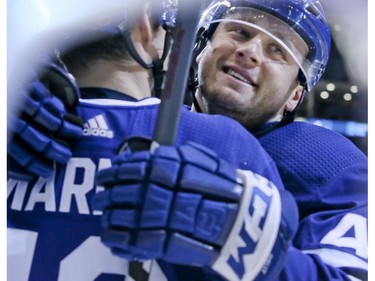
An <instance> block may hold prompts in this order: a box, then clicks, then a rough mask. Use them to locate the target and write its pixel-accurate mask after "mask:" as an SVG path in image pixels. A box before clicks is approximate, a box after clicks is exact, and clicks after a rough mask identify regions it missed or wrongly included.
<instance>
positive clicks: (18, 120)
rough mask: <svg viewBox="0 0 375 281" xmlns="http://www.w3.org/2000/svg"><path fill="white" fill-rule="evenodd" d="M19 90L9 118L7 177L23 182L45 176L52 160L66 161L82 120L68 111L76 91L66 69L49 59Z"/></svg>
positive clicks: (80, 128)
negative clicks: (26, 85) (41, 70)
mask: <svg viewBox="0 0 375 281" xmlns="http://www.w3.org/2000/svg"><path fill="white" fill-rule="evenodd" d="M43 63H45V64H47V62H45V61H43ZM21 91H22V92H21V93H20V94H19V95H18V97H19V99H20V100H19V101H18V102H17V108H15V110H14V111H15V112H12V113H11V114H10V118H9V120H8V133H9V134H10V136H11V137H10V138H9V141H8V147H7V148H8V150H7V153H8V157H7V158H8V169H7V170H8V176H10V177H12V178H16V179H19V180H25V181H29V180H31V179H32V178H33V177H35V176H41V177H44V178H47V177H49V176H50V175H51V173H52V171H53V168H54V163H59V164H65V163H67V161H68V160H69V159H70V157H71V150H70V145H71V143H72V142H74V141H75V140H77V139H78V138H79V137H80V136H81V134H82V130H83V122H82V120H81V119H80V118H79V117H78V116H76V115H74V114H72V113H69V111H71V110H72V109H74V107H75V105H76V104H77V102H78V99H79V90H78V87H77V86H76V84H75V81H74V78H72V77H71V76H70V74H69V73H68V72H67V71H66V70H65V69H63V68H62V67H61V66H59V65H57V64H54V63H52V62H48V64H47V66H46V69H45V71H44V72H43V73H42V74H41V75H39V77H36V75H35V79H33V81H31V82H30V83H29V85H28V87H27V88H26V89H23V90H21ZM68 110H69V111H68Z"/></svg>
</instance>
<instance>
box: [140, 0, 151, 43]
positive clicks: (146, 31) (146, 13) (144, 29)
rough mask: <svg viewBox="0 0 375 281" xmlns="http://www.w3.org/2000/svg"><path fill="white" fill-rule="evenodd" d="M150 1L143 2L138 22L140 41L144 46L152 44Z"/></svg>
mask: <svg viewBox="0 0 375 281" xmlns="http://www.w3.org/2000/svg"><path fill="white" fill-rule="evenodd" d="M150 9H151V6H150V3H145V4H144V6H143V9H142V14H141V17H140V22H139V31H140V34H141V38H142V42H143V44H145V46H148V45H150V44H152V40H153V29H152V25H151V19H150Z"/></svg>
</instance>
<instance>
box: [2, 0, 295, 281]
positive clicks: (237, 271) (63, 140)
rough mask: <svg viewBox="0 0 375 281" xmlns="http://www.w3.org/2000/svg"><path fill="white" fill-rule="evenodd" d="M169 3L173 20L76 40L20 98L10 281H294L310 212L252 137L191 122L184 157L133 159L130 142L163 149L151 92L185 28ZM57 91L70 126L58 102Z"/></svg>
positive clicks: (213, 123)
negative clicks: (300, 207)
mask: <svg viewBox="0 0 375 281" xmlns="http://www.w3.org/2000/svg"><path fill="white" fill-rule="evenodd" d="M91 2H92V1H90V2H87V3H90V4H91ZM168 3H169V5H167V6H165V8H163V9H162V15H161V14H159V13H156V14H155V13H153V12H155V10H156V9H157V8H158V7H160V3H156V4H157V5H156V6H153V5H151V3H145V4H144V5H141V7H142V8H141V9H140V10H136V11H132V15H129V14H128V15H127V14H126V7H122V6H120V7H119V9H117V10H118V14H116V15H120V17H119V18H117V17H116V16H115V15H112V14H111V15H110V16H109V18H108V17H104V18H103V17H98V20H99V24H98V25H95V23H94V24H93V25H90V26H89V27H90V28H89V29H90V32H88V33H79V32H78V30H74V31H77V33H76V34H73V33H65V34H64V36H62V37H63V38H66V39H67V40H68V41H69V40H75V39H76V38H79V39H81V40H82V41H80V43H78V42H74V43H73V44H68V45H69V49H64V48H61V49H60V52H61V55H62V59H63V60H62V61H59V60H58V59H56V60H54V61H53V62H52V63H50V64H49V70H48V71H47V72H46V73H47V74H45V73H43V75H41V76H42V77H40V78H38V79H37V78H36V80H35V81H34V80H33V81H32V83H31V86H30V88H29V94H25V95H20V97H22V98H24V99H25V100H26V105H25V104H23V103H20V111H21V113H22V114H20V115H17V116H16V117H15V119H14V120H12V122H11V123H10V127H9V128H10V131H9V132H10V133H12V137H11V138H10V141H9V143H8V157H9V159H11V160H12V161H13V162H15V164H16V165H17V166H18V170H16V171H14V170H13V169H14V168H15V167H16V165H9V166H8V172H9V178H8V182H7V190H8V192H7V194H8V198H7V203H8V205H7V206H8V208H7V223H8V236H7V237H8V251H7V254H8V263H7V264H8V270H7V273H8V280H17V281H22V280H32V281H33V280H38V281H39V280H47V281H48V280H64V281H65V280H202V279H203V280H216V279H218V280H220V279H223V278H226V279H229V280H252V279H255V278H257V280H269V279H273V278H274V276H275V275H277V274H278V273H279V271H280V270H281V268H282V265H283V262H284V259H285V255H286V253H287V249H288V247H289V245H290V242H291V239H292V237H293V235H294V233H295V229H296V224H297V216H298V213H297V209H296V206H295V203H294V199H293V198H292V197H290V196H289V193H288V192H286V191H284V190H283V185H282V183H281V180H280V178H279V175H278V171H277V169H276V166H275V165H274V163H273V161H272V159H271V158H270V157H269V155H268V154H267V153H266V152H265V151H264V150H263V149H262V147H261V146H260V144H259V142H258V141H257V140H256V139H255V138H254V137H252V136H251V135H250V134H249V133H248V132H247V131H246V130H245V129H244V128H243V127H242V126H241V125H240V124H238V123H237V122H235V121H233V120H231V119H229V118H226V117H223V116H209V115H203V114H197V113H192V112H190V111H188V110H183V111H182V113H181V120H180V127H179V131H178V135H177V140H176V147H167V146H160V147H159V148H156V149H155V151H152V152H151V151H149V150H143V151H140V152H134V153H131V152H129V150H127V149H126V148H125V151H123V152H121V153H120V154H119V151H122V150H123V145H124V142H125V141H126V140H128V139H129V137H132V136H141V137H143V138H144V137H151V136H152V135H153V131H154V123H155V122H154V121H155V117H156V114H157V109H158V104H159V99H157V98H154V97H150V96H151V93H152V92H153V91H152V90H153V88H152V87H150V86H149V85H153V82H154V80H157V77H156V76H155V75H154V74H155V73H156V74H158V73H160V72H161V73H162V69H160V68H157V69H156V70H155V67H156V66H159V67H160V66H162V65H163V59H164V57H165V56H163V55H161V54H160V53H166V52H167V51H168V48H167V46H165V45H164V46H163V42H165V41H164V40H161V41H160V40H159V39H160V38H164V37H165V35H164V33H165V31H166V33H167V34H168V32H169V31H170V30H169V29H170V28H173V17H174V13H175V7H174V6H173V5H172V6H170V4H171V2H168ZM38 4H41V1H38ZM66 4H67V3H66ZM172 4H173V2H172ZM47 11H48V9H47ZM44 12H45V11H44ZM137 12H138V13H137ZM133 16H134V18H135V19H136V20H134V21H133V20H132V19H134V18H133ZM118 19H119V21H117V20H118ZM161 19H162V20H161ZM168 19H172V20H169V21H168ZM103 23H104V24H103ZM160 23H162V26H164V28H166V30H163V28H162V27H161V26H160ZM93 33H100V34H102V35H104V37H100V38H97V37H96V36H95V37H92V36H91V35H92V34H93ZM77 34H78V35H77ZM86 35H87V36H86ZM88 35H89V36H88ZM39 39H40V38H39ZM167 41H168V40H167ZM42 42H44V41H42ZM160 42H162V44H160ZM62 45H64V44H62ZM160 50H162V52H160ZM163 50H165V52H163ZM160 59H161V61H160ZM61 62H65V64H66V65H61ZM63 66H67V67H68V69H69V70H70V71H71V72H72V73H73V74H74V75H75V78H76V81H77V83H78V85H79V87H80V89H79V91H77V89H76V87H75V81H74V80H72V79H71V76H70V74H69V73H68V72H67V71H66V69H64V67H63ZM152 69H154V71H152ZM49 71H51V73H50V72H49ZM56 77H57V78H58V79H56ZM53 78H55V79H53ZM46 80H47V81H46ZM55 83H57V84H58V85H61V84H63V85H64V87H63V88H64V90H66V92H63V94H62V95H63V96H65V97H68V98H67V99H66V100H64V102H65V108H66V109H67V110H69V114H67V113H66V110H65V108H64V105H63V103H62V102H61V101H60V100H59V99H58V98H56V97H55V96H53V95H51V94H50V92H49V91H51V92H52V93H55V92H54V91H55V90H56V87H54V86H56V85H54V84H55ZM155 83H156V85H158V84H157V81H155ZM58 85H57V86H58ZM66 88H67V89H66ZM77 97H80V98H79V100H77V99H75V98H77ZM72 100H73V102H72ZM68 105H69V106H68ZM70 114H71V115H75V116H79V117H80V118H81V119H82V120H83V130H81V132H80V130H79V123H76V122H70V120H71V118H70V117H67V116H68V115H70ZM72 138H73V139H75V141H74V142H72V141H71V139H72ZM127 143H129V142H127ZM59 144H61V145H62V146H59ZM244 144H246V145H245V146H244ZM118 154H119V155H118ZM117 155H118V157H116V156H117ZM115 157H116V158H115ZM114 158H115V159H114ZM223 159H224V160H223ZM36 160H41V161H36ZM112 160H113V167H112V168H109V167H111V165H112V163H111V162H112ZM51 162H53V163H54V166H53V167H54V169H53V170H52V173H51V174H49V172H50V171H49V170H48V163H51ZM46 163H47V165H45V164H46ZM236 169H241V170H236ZM245 170H246V171H245ZM97 171H102V172H101V173H100V174H99V176H98V180H99V182H98V183H99V184H96V183H95V174H96V173H97ZM24 173H25V174H24ZM145 173H146V174H145ZM35 174H36V175H41V176H40V177H33V175H35ZM23 176H25V177H23ZM180 177H182V179H183V180H182V181H181V180H180ZM144 182H147V183H148V182H150V183H151V184H143V183H144ZM102 185H105V188H106V189H105V190H104V191H103V189H104V188H103V186H102ZM100 191H102V192H100ZM98 192H99V193H98ZM96 193H98V195H97V196H95V194H96ZM92 202H93V203H94V208H93V207H92V206H91V203H92ZM101 211H103V214H102V213H101ZM102 227H104V229H105V231H104V232H103V234H102V237H101V238H100V235H101V233H102ZM101 240H102V241H103V242H104V243H105V244H106V245H107V246H109V248H108V247H105V246H104V244H102V241H101ZM110 248H111V250H112V252H113V253H114V254H116V255H113V254H112V253H111V251H110ZM117 255H119V256H120V257H122V258H120V257H118V256H117ZM123 257H125V258H126V259H124V258H123ZM154 259H157V262H155V261H152V260H154ZM128 260H131V261H134V260H136V261H137V260H142V261H143V260H146V262H145V263H143V264H140V263H134V262H131V263H129V262H128Z"/></svg>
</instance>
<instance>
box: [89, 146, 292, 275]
mask: <svg viewBox="0 0 375 281" xmlns="http://www.w3.org/2000/svg"><path fill="white" fill-rule="evenodd" d="M113 164H114V165H113V167H111V168H108V169H105V170H101V171H99V172H98V174H97V184H98V185H103V186H105V187H106V189H105V190H104V191H103V192H100V193H98V194H97V195H96V197H94V201H93V207H94V209H96V210H100V211H103V216H102V226H103V227H104V232H103V235H102V241H103V243H104V244H105V245H107V246H108V247H110V248H111V250H112V252H113V253H114V254H115V255H118V256H121V257H123V258H125V259H128V260H133V261H134V260H137V261H143V260H148V259H163V260H165V261H168V262H170V263H176V264H181V265H190V266H209V267H211V268H212V269H213V270H214V271H216V272H217V273H218V274H220V275H221V276H222V277H224V278H226V279H228V280H255V279H256V280H272V278H274V277H275V276H276V275H277V274H278V273H279V271H280V270H281V269H282V267H283V262H284V258H285V254H286V252H287V249H288V247H289V244H290V242H291V239H292V238H293V236H294V233H295V230H296V228H297V221H298V215H297V208H296V205H295V202H294V199H293V198H292V197H291V196H290V194H289V193H288V192H286V191H284V190H278V189H277V188H276V187H275V186H274V185H273V184H272V183H271V182H269V181H268V180H267V179H265V178H263V177H262V176H260V175H256V174H254V173H252V172H249V171H247V172H244V171H239V170H235V169H234V168H233V167H232V166H231V165H229V164H228V163H227V162H225V161H223V160H222V159H219V158H218V157H217V155H216V154H215V153H214V152H212V151H211V150H209V149H207V148H205V147H203V146H200V145H197V144H194V143H188V144H187V145H184V146H181V147H179V148H176V147H169V146H160V147H159V148H157V149H156V150H155V152H154V153H153V154H151V153H150V152H149V151H141V152H135V153H130V152H129V151H125V152H123V153H122V154H120V155H119V156H118V157H117V158H116V159H115V160H114V163H113ZM284 205H285V206H284Z"/></svg>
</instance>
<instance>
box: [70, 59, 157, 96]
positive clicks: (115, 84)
mask: <svg viewBox="0 0 375 281" xmlns="http://www.w3.org/2000/svg"><path fill="white" fill-rule="evenodd" d="M150 77H152V74H151V73H150V71H149V70H146V69H144V68H143V67H142V66H140V65H138V64H137V65H135V64H133V65H121V64H116V63H113V62H110V61H106V60H98V61H95V62H94V63H91V64H90V66H89V67H88V68H86V69H85V70H82V71H80V73H78V74H77V75H76V79H77V83H78V85H79V87H81V88H84V87H100V88H108V89H112V90H115V91H118V92H122V93H124V94H127V95H129V96H132V97H134V98H136V99H142V98H146V97H150V96H151V91H150V83H151V82H150V79H151V78H150Z"/></svg>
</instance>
